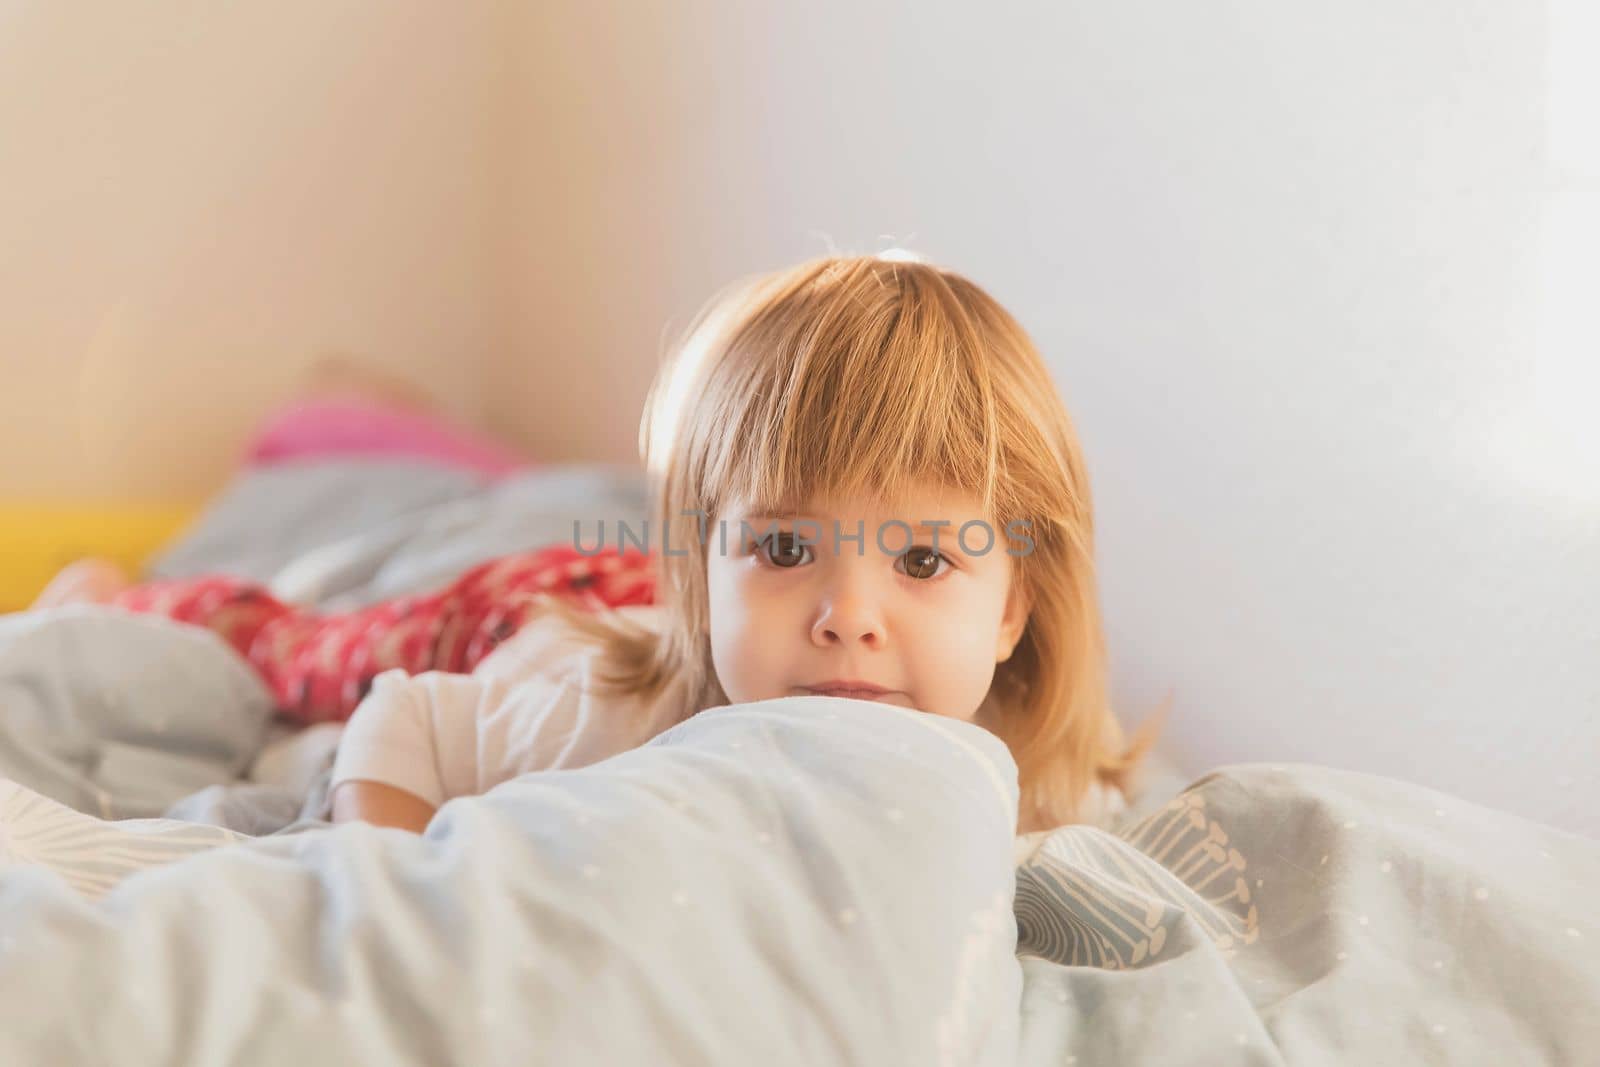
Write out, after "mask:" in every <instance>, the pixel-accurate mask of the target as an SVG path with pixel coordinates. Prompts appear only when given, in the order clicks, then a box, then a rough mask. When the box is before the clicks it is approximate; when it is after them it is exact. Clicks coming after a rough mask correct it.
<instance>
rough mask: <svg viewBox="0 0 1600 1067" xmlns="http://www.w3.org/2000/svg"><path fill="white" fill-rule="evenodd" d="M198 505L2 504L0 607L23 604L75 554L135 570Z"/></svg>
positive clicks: (5, 609)
mask: <svg viewBox="0 0 1600 1067" xmlns="http://www.w3.org/2000/svg"><path fill="white" fill-rule="evenodd" d="M198 510H199V508H198V507H197V506H194V505H184V504H101V505H94V504H86V505H65V504H0V611H16V610H18V609H21V608H25V607H27V606H28V605H29V604H30V603H32V601H33V598H34V597H36V596H38V594H39V591H40V590H41V589H43V588H44V586H45V583H46V582H48V581H49V580H50V579H51V578H52V577H54V576H55V573H56V572H57V571H58V570H60V569H61V568H62V567H64V566H65V565H66V564H68V563H71V562H72V561H73V560H75V559H82V558H83V557H84V556H104V557H106V558H107V559H113V560H116V561H117V562H118V563H121V564H122V565H123V566H124V567H126V568H127V569H128V570H129V572H131V573H138V571H139V570H140V568H142V567H143V566H144V564H145V562H146V561H147V560H149V559H150V557H151V556H153V555H155V553H156V552H157V551H159V550H160V549H161V547H162V546H163V545H165V544H166V543H167V542H168V541H170V540H171V539H172V538H173V537H174V536H175V535H176V534H178V533H179V532H180V531H181V530H182V529H183V528H184V527H185V526H186V525H187V524H188V523H189V522H190V521H191V520H193V519H194V517H195V515H196V513H197V512H198Z"/></svg>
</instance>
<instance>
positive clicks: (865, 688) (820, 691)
mask: <svg viewBox="0 0 1600 1067" xmlns="http://www.w3.org/2000/svg"><path fill="white" fill-rule="evenodd" d="M800 688H801V689H803V690H805V691H806V692H808V693H815V694H816V695H818V696H827V697H848V698H850V699H852V700H884V699H886V698H888V697H892V696H894V695H895V690H893V689H885V688H883V687H882V686H879V685H872V684H871V683H867V682H856V683H853V684H852V683H839V682H824V683H822V684H820V685H803V686H801V687H800Z"/></svg>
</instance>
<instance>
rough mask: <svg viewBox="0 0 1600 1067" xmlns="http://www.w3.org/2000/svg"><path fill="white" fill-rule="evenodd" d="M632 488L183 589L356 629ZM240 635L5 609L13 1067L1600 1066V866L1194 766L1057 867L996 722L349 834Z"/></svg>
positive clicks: (429, 500)
mask: <svg viewBox="0 0 1600 1067" xmlns="http://www.w3.org/2000/svg"><path fill="white" fill-rule="evenodd" d="M644 507H645V498H644V487H643V484H642V482H641V481H640V479H639V478H638V476H637V474H636V473H634V472H633V471H631V470H629V469H620V468H608V467H583V466H552V467H548V468H542V469H538V470H532V471H526V472H523V473H520V474H516V475H512V476H508V477H498V478H493V479H490V478H487V477H484V476H481V475H475V474H472V473H470V472H464V471H461V470H458V469H450V468H446V467H440V466H430V465H427V464H423V463H418V462H414V461H407V460H404V459H394V458H390V459H357V458H342V459H339V460H337V461H320V462H306V463H293V462H291V463H282V464H277V465H273V466H269V467H259V468H254V469H250V470H247V471H245V472H244V473H242V474H241V475H240V476H239V477H238V478H237V479H236V480H235V482H234V483H233V484H232V485H231V486H230V487H229V489H228V490H227V491H226V492H225V493H224V494H223V495H222V496H221V497H220V498H219V499H218V500H216V501H214V502H213V503H212V504H211V505H210V506H209V507H207V508H206V509H205V511H204V512H203V513H202V514H201V515H200V516H199V519H198V521H197V522H196V523H195V524H194V525H193V526H192V527H190V528H188V529H187V530H186V531H185V532H184V533H183V535H182V536H181V537H179V538H178V539H177V540H176V541H175V542H173V543H172V544H171V545H170V546H169V547H168V548H167V549H166V550H165V551H164V552H162V553H161V554H160V555H158V556H157V557H156V559H155V560H154V561H153V563H152V568H151V569H152V571H153V573H155V574H159V575H182V574H195V573H202V572H205V571H208V570H227V571H230V572H232V573H235V574H242V575H245V576H248V577H253V578H257V579H259V580H261V581H264V582H268V583H270V584H271V585H272V586H273V588H274V590H275V591H277V592H278V593H279V594H280V595H281V596H283V597H285V598H288V599H292V600H295V601H297V602H300V603H305V604H312V605H322V606H325V607H328V608H348V607H354V606H358V605H360V604H363V603H368V602H371V601H373V600H376V599H380V598H383V597H387V596H392V595H397V594H399V593H403V592H407V591H415V590H419V589H423V588H427V587H430V586H432V585H434V584H437V583H438V582H440V581H443V580H446V579H448V578H449V577H451V576H453V575H454V574H455V573H458V572H459V571H460V570H461V569H462V568H463V567H465V566H468V565H470V564H471V563H474V562H477V561H478V560H481V559H485V558H489V557H491V556H494V555H499V554H503V553H505V552H510V551H515V550H518V549H523V548H527V547H531V546H534V545H538V544H543V543H548V542H551V541H558V540H563V539H565V538H567V537H569V536H570V533H571V529H572V522H573V520H574V519H575V518H580V517H581V518H584V519H586V520H591V519H593V518H594V517H595V516H598V515H603V516H605V517H607V518H623V519H628V520H630V521H633V520H636V519H639V518H642V516H643V513H644ZM337 732H338V728H337V727H331V728H330V727H327V726H324V727H315V728H311V729H309V730H300V729H295V728H293V727H291V726H289V725H288V724H286V723H285V722H283V721H281V720H279V719H277V718H275V717H274V714H273V709H272V707H271V702H270V700H269V699H268V697H267V695H266V693H265V692H264V690H263V689H262V688H261V686H260V684H259V683H258V682H257V681H256V680H255V679H254V677H253V676H252V675H251V674H250V672H249V671H248V670H247V669H246V668H245V667H244V665H243V664H242V663H241V662H240V661H239V660H238V658H237V657H236V656H235V655H234V654H233V653H232V652H231V650H229V649H228V648H227V647H226V646H225V645H224V644H222V642H220V641H219V640H217V639H215V638H214V637H212V636H211V635H210V634H208V633H206V632H204V631H200V630H196V629H194V628H190V627H185V626H182V625H179V624H176V623H171V622H168V621H166V620H162V619H154V618H142V617H137V616H131V615H126V614H122V613H118V612H115V611H112V610H110V609H103V608H81V607H80V608H68V609H57V610H54V611H51V612H36V613H22V614H13V615H9V616H3V617H0V1063H6V1064H10V1063H18V1064H32V1063H46V1062H52V1063H53V1062H84V1063H88V1062H99V1061H101V1060H106V1061H109V1062H139V1063H167V1062H170V1063H184V1064H209V1063H229V1064H241V1063H272V1064H281V1063H285V1062H291V1061H294V1062H303V1063H307V1064H311V1063H321V1062H328V1063H336V1062H337V1063H344V1062H351V1061H368V1060H372V1061H381V1062H385V1063H395V1064H409V1063H416V1064H429V1065H437V1064H444V1063H458V1062H459V1063H471V1064H481V1063H498V1062H512V1061H517V1062H551V1063H634V1062H638V1063H645V1062H648V1063H652V1064H657V1063H683V1064H704V1063H736V1064H747V1063H751V1062H763V1063H769V1064H780V1063H796V1064H801V1063H805V1064H817V1063H827V1064H856V1063H860V1064H874V1065H881V1064H898V1063H906V1064H918V1065H924V1064H969V1063H982V1064H1041V1065H1042V1064H1073V1063H1077V1064H1085V1065H1087V1064H1091V1063H1093V1064H1130V1065H1143V1064H1161V1065H1168V1064H1281V1063H1293V1064H1306V1063H1312V1064H1315V1063H1330V1064H1332V1063H1338V1064H1349V1063H1359V1064H1389V1063H1393V1064H1425V1063H1441V1064H1445V1063H1448V1064H1465V1063H1519V1064H1521V1063H1567V1064H1589V1063H1596V1062H1600V1022H1597V1013H1596V1012H1595V1011H1594V1010H1593V1009H1594V1005H1596V1004H1600V967H1597V965H1596V963H1595V962H1594V958H1595V953H1596V949H1597V948H1600V923H1597V922H1596V920H1595V918H1594V908H1593V898H1594V895H1595V892H1596V890H1597V889H1600V846H1597V845H1596V844H1595V843H1594V842H1592V841H1589V840H1587V839H1583V838H1579V837H1576V836H1573V835H1569V834H1565V833H1562V832H1560V831H1557V830H1554V829H1551V828H1548V827H1545V826H1542V825H1540V824H1536V823H1532V822H1528V821H1525V820H1522V819H1519V818H1516V817H1513V816H1511V815H1508V814H1504V813H1501V812H1498V811H1494V810H1491V809H1486V808H1483V807H1480V806H1476V805H1473V804H1470V803H1466V802H1464V801H1461V800H1459V799H1457V798H1454V797H1451V796H1447V795H1444V794H1440V793H1436V792H1432V791H1429V790H1426V789H1423V788H1420V787H1418V786H1414V785H1410V784H1407V783H1404V782H1401V781H1396V780H1392V779H1386V778H1379V777H1373V776H1369V775H1361V774H1355V773H1351V772H1345V771H1335V770H1331V769H1327V768H1321V767H1314V766H1307V765H1265V764H1253V765H1242V766H1234V767H1225V768H1219V769H1216V770H1214V771H1212V772H1211V773H1209V774H1206V775H1204V776H1202V777H1200V778H1198V779H1197V780H1195V781H1192V782H1188V781H1182V780H1175V779H1174V778H1173V777H1172V775H1171V773H1170V772H1169V773H1167V774H1166V775H1161V774H1158V775H1156V776H1154V777H1153V778H1152V779H1150V780H1149V781H1147V782H1146V783H1145V786H1144V788H1143V789H1142V791H1141V792H1139V793H1138V794H1137V795H1136V796H1135V797H1134V798H1133V799H1134V803H1133V804H1132V805H1131V807H1130V809H1129V810H1128V811H1127V812H1126V813H1125V814H1124V815H1123V816H1122V817H1121V818H1119V819H1118V820H1117V821H1116V822H1115V824H1113V825H1110V826H1108V827H1104V828H1091V827H1064V828H1061V829H1058V830H1054V831H1050V832H1047V833H1043V834H1035V835H1028V836H1025V837H1020V838H1019V837H1015V836H1014V835H1013V833H1012V830H1011V828H1012V827H1013V826H1014V820H1015V810H1016V799H1017V792H1016V768H1015V765H1014V764H1013V763H1012V762H1011V759H1010V756H1009V754H1008V753H1007V752H1006V750H1005V749H1004V746H1002V745H1001V744H999V742H998V741H997V740H995V739H994V738H993V737H992V736H990V735H988V734H987V733H985V732H984V731H982V730H981V729H978V728H977V727H974V726H971V725H969V724H966V723H959V722H951V721H948V720H939V719H935V718H934V717H930V716H922V715H917V714H915V713H911V712H907V711H904V710H902V709H897V708H888V707H884V706H881V705H874V704H866V703H863V702H858V701H842V700H833V699H830V698H823V697H809V698H786V699H780V700H773V701H763V702H760V703H756V704H743V705H733V706H730V707H727V708H718V709H712V710H711V711H708V712H705V713H703V714H702V715H699V716H696V717H695V718H693V719H691V720H689V721H688V722H686V723H683V724H681V725H680V726H678V727H676V728H674V729H673V730H671V731H668V732H667V733H666V734H663V735H662V736H661V737H659V738H657V739H656V740H655V741H653V742H652V743H651V744H649V745H646V746H644V747H643V748H641V749H638V750H636V751H634V752H630V753H627V754H625V755H623V756H620V757H616V758H614V759H611V760H606V761H604V762H602V763H599V764H595V765H593V766H591V767H585V768H582V769H578V770H570V771H560V772H545V773H540V774H533V775H526V776H524V777H522V778H519V779H517V780H515V781H512V782H508V783H505V784H503V785H502V786H500V787H498V788H496V789H494V790H492V791H491V792H490V793H488V794H486V795H484V796H481V797H470V798H460V799H457V800H455V801H451V802H450V803H449V804H447V805H446V806H445V807H444V808H443V809H442V810H441V812H440V814H439V816H438V817H437V818H436V819H435V820H434V822H433V824H432V825H431V826H430V827H429V829H428V832H427V833H426V834H425V835H423V836H420V837H419V836H415V835H410V834H406V833H404V832H401V831H398V830H389V829H379V828H374V827H370V826H366V825H361V824H345V825H340V826H332V825H330V824H328V823H326V822H324V821H322V820H321V819H320V818H317V817H316V815H315V813H316V811H317V806H316V805H315V803H313V800H314V797H313V796H312V795H311V794H312V793H313V792H314V790H315V788H316V782H317V781H318V772H319V770H320V769H323V768H325V766H326V762H327V759H328V757H329V754H330V753H331V751H332V746H333V745H334V744H336V742H337Z"/></svg>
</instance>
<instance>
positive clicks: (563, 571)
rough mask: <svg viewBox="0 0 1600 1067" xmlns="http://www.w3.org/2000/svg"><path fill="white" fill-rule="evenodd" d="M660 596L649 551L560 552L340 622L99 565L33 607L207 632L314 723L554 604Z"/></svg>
mask: <svg viewBox="0 0 1600 1067" xmlns="http://www.w3.org/2000/svg"><path fill="white" fill-rule="evenodd" d="M654 591H655V572H654V566H653V565H652V563H651V561H650V559H649V557H648V555H646V554H645V553H644V552H641V551H638V550H636V549H629V550H627V551H622V550H619V549H616V548H613V547H610V546H600V548H599V550H598V551H587V550H586V551H579V549H578V548H577V547H576V546H573V545H563V544H556V545H549V546H547V547H545V548H542V549H537V550H534V551H529V552H524V553H518V554H516V555H512V556H505V557H502V558H500V559H495V560H490V561H488V562H485V563H481V564H479V565H477V566H475V567H472V568H470V569H469V570H468V571H466V573H464V574H462V575H461V577H459V578H457V579H456V580H455V581H453V582H451V583H450V584H449V585H447V586H445V587H444V588H442V589H438V590H435V591H433V592H430V593H426V594H422V595H418V596H407V597H399V598H396V599H394V600H386V601H383V602H381V603H377V604H373V605H372V606H370V607H366V608H361V609H359V610H356V611H350V612H345V613H342V614H333V615H324V614H320V613H318V612H314V611H307V610H304V609H301V608H298V607H295V606H294V605H291V604H285V603H283V602H282V601H280V600H278V599H276V598H275V597H273V596H272V594H271V593H269V592H268V591H267V590H266V589H265V588H264V587H262V586H260V585H257V584H255V583H253V582H248V581H242V580H239V579H236V578H230V577H227V576H225V575H207V576H204V577H199V578H171V579H165V580H160V581H152V582H141V583H139V584H134V583H133V582H131V581H130V580H129V578H128V576H127V575H126V574H125V573H124V572H123V571H122V569H121V568H120V567H118V566H117V564H116V563H114V562H112V561H110V560H105V559H97V558H91V559H83V560H79V561H78V562H76V563H73V564H70V565H69V566H67V567H65V568H63V569H62V571H61V573H59V574H57V575H56V576H55V578H54V579H52V580H51V582H50V584H49V586H48V587H46V589H45V590H44V592H42V593H41V594H40V595H39V598H38V599H37V600H35V601H34V603H33V607H34V608H35V609H36V610H37V609H43V608H50V607H59V606H62V605H65V604H77V603H97V604H108V605H110V606H112V607H117V608H122V609H124V610H127V611H135V612H146V613H152V614H159V615H165V616H167V617H168V618H171V619H175V620H177V621H178V622H186V623H190V624H192V625H195V626H202V627H205V628H207V629H209V630H211V631H213V632H214V633H216V634H217V635H218V636H219V637H221V638H222V639H223V640H225V641H227V642H228V644H229V645H231V646H232V647H233V649H234V651H236V652H238V653H239V655H241V656H243V657H244V658H245V660H246V661H247V662H249V664H250V665H251V666H252V667H254V668H255V670H256V673H257V674H258V675H259V676H260V678H261V680H262V682H263V683H264V684H265V685H266V687H267V689H268V690H270V691H271V693H272V695H273V699H274V702H275V703H276V705H277V707H278V710H279V713H280V714H282V715H284V716H285V717H287V718H290V719H296V720H298V721H300V722H303V723H307V724H310V723H317V722H338V721H342V720H345V719H348V718H349V717H350V714H351V713H352V712H353V711H355V709H356V706H357V705H358V704H359V703H360V702H361V699H362V698H363V697H364V696H366V694H367V691H368V688H369V687H370V686H371V685H372V682H373V679H374V678H375V677H377V676H378V675H380V674H383V673H384V672H386V671H391V670H397V671H401V672H403V673H405V674H418V673H421V672H424V671H450V672H458V673H465V672H467V671H471V670H473V669H474V668H475V667H477V665H478V664H479V663H481V662H482V661H483V660H484V658H485V657H486V656H488V654H489V653H490V652H491V651H493V650H494V649H495V648H496V647H497V646H498V645H499V644H500V642H502V641H503V640H505V639H506V638H507V637H509V636H511V635H512V634H513V633H515V632H516V631H517V630H519V629H520V628H521V627H522V625H523V624H524V623H525V622H527V621H528V620H529V619H530V618H532V617H533V616H534V615H536V614H538V613H539V612H540V610H541V605H542V602H543V598H545V597H553V598H556V599H559V600H561V601H563V602H565V603H569V604H573V605H575V606H577V607H579V608H584V609H587V610H600V609H605V608H623V607H627V606H630V605H644V604H649V603H651V602H652V601H653V599H654Z"/></svg>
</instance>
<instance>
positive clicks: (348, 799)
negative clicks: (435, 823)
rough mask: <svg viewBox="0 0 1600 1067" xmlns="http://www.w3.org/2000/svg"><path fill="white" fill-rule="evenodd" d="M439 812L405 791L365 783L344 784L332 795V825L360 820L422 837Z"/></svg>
mask: <svg viewBox="0 0 1600 1067" xmlns="http://www.w3.org/2000/svg"><path fill="white" fill-rule="evenodd" d="M437 810H438V809H437V808H435V807H434V806H433V805H432V804H429V803H428V802H427V801H426V800H423V799H422V798H421V797H417V796H413V795H412V794H410V793H407V792H406V791H405V790H404V789H396V788H395V787H394V786H392V785H384V784H383V783H382V782H369V781H366V780H365V779H359V780H351V781H346V782H341V783H340V784H339V787H338V788H337V789H335V790H334V791H333V821H334V822H350V821H351V820H353V819H359V820H361V821H362V822H370V823H372V824H373V825H374V826H398V827H399V828H400V829H402V830H410V831H411V832H412V833H414V834H420V833H422V831H424V830H426V829H427V828H428V823H429V822H431V821H432V820H433V813H434V812H435V811H437Z"/></svg>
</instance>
